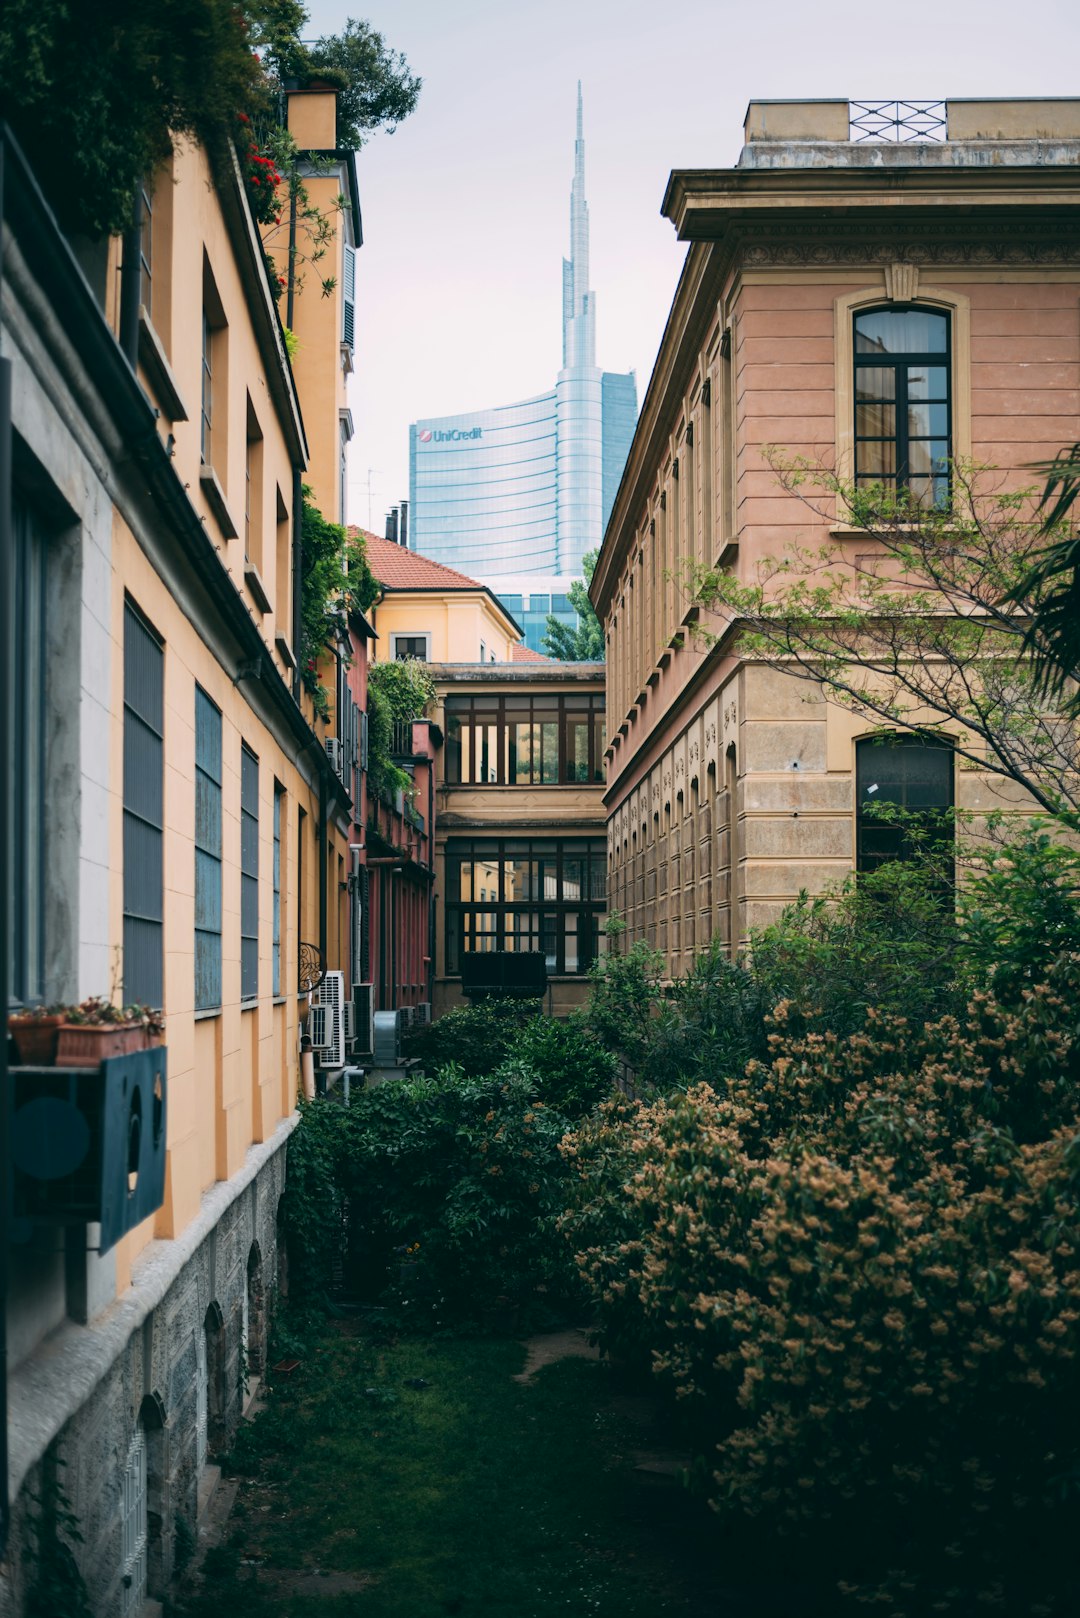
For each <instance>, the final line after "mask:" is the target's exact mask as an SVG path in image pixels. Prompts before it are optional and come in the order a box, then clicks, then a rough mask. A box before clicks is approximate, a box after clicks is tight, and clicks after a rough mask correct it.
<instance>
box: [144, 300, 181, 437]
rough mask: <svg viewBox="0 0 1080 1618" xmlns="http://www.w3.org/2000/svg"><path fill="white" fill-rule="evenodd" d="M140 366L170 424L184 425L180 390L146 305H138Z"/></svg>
mask: <svg viewBox="0 0 1080 1618" xmlns="http://www.w3.org/2000/svg"><path fill="white" fill-rule="evenodd" d="M139 364H140V365H141V366H142V368H143V370H144V371H145V372H146V376H147V380H148V381H149V383H150V389H151V392H152V393H153V395H154V398H155V399H156V400H157V402H158V404H159V405H160V407H161V413H162V415H163V416H165V417H166V418H167V419H168V420H169V421H187V419H188V413H187V410H186V409H185V407H184V401H183V399H182V398H181V397H180V389H179V387H178V385H177V381H176V378H175V376H174V375H173V371H172V366H171V365H170V364H169V361H168V357H167V355H166V353H165V349H164V347H163V346H162V342H161V338H160V337H159V336H158V334H157V332H156V331H155V330H154V324H153V321H152V320H151V319H150V316H149V314H148V313H147V311H146V306H145V304H140V305H139Z"/></svg>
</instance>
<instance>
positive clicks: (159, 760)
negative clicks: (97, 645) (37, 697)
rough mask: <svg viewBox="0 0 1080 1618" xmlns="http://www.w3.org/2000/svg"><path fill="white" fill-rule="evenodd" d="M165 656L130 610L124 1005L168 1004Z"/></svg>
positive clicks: (126, 674) (126, 692)
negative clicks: (165, 969)
mask: <svg viewBox="0 0 1080 1618" xmlns="http://www.w3.org/2000/svg"><path fill="white" fill-rule="evenodd" d="M164 727H165V652H164V649H163V647H162V644H161V641H160V640H159V639H158V637H157V635H156V634H155V633H154V631H153V630H152V629H151V628H150V626H149V624H147V623H146V621H145V620H144V619H143V618H142V617H141V616H140V614H139V613H138V612H136V610H135V608H134V607H133V606H132V605H131V603H130V602H125V604H124V1000H125V1002H126V1003H127V1004H129V1005H130V1004H133V1003H137V1004H139V1005H146V1006H160V1005H161V1004H162V1002H163V999H164V982H163V920H164V885H165V882H164V835H163V827H164Z"/></svg>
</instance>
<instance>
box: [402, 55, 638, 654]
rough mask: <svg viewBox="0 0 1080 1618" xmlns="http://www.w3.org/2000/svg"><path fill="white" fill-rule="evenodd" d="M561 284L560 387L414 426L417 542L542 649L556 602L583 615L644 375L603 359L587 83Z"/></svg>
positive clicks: (561, 613)
mask: <svg viewBox="0 0 1080 1618" xmlns="http://www.w3.org/2000/svg"><path fill="white" fill-rule="evenodd" d="M562 282H563V284H562V305H563V353H562V369H561V370H560V372H559V374H558V377H557V379H556V382H555V386H554V388H553V390H552V391H551V392H550V393H543V394H540V395H539V396H538V397H537V398H534V399H525V400H523V401H522V402H521V403H520V404H513V405H504V406H501V407H499V408H496V409H493V410H478V411H473V412H471V413H469V414H464V415H459V416H438V417H429V418H427V419H425V420H422V421H417V422H414V423H413V425H412V426H411V427H410V429H409V494H410V503H411V514H412V530H411V534H410V544H411V545H412V547H413V548H414V549H416V550H417V551H420V552H422V553H423V554H424V555H425V556H430V557H433V558H434V559H435V560H436V561H439V562H445V563H446V564H447V566H449V567H456V568H459V569H460V570H461V571H462V572H463V573H468V574H470V575H471V576H472V577H474V578H477V579H480V580H482V581H483V583H485V584H488V585H490V586H491V587H492V588H493V589H495V590H496V591H497V592H498V593H499V594H500V595H501V596H502V597H503V599H504V600H507V601H508V600H509V599H510V598H513V599H514V600H515V601H517V602H518V603H519V613H520V617H519V621H521V620H522V619H524V621H525V624H526V642H527V644H528V645H531V646H533V648H534V649H536V650H539V649H540V640H541V638H542V635H543V632H544V628H545V624H546V616H547V612H548V611H551V610H555V612H556V616H558V617H561V618H563V619H564V621H566V622H568V623H572V622H573V621H574V614H573V611H572V609H570V608H569V604H568V603H567V602H566V600H565V597H566V589H567V586H568V585H569V582H570V580H571V579H574V578H580V577H581V572H582V566H581V560H582V557H583V556H584V554H585V552H586V551H590V550H597V549H598V548H599V545H600V542H601V540H602V539H603V535H604V526H605V524H606V522H607V519H608V516H609V515H610V512H611V507H612V503H613V502H614V499H615V492H616V490H617V488H618V486H619V479H620V478H621V477H622V471H623V467H624V465H625V463H626V457H627V454H628V452H629V449H630V442H631V439H632V438H633V434H634V425H635V422H636V420H637V384H636V379H635V377H634V373H633V372H632V371H630V372H627V373H617V372H610V371H601V370H599V369H598V368H597V365H596V294H595V293H594V292H593V291H591V290H590V288H589V207H588V203H587V202H586V201H585V140H584V135H583V130H582V105H581V86H580V85H578V105H577V139H576V142H575V146H574V181H573V186H572V189H571V193H570V257H569V258H565V259H564V260H563V277H562ZM546 599H551V602H552V604H551V606H550V607H548V606H546V605H545V604H544V603H545V600H546ZM556 601H557V602H558V607H556V606H555V602H556ZM534 604H535V606H534ZM515 616H518V614H515Z"/></svg>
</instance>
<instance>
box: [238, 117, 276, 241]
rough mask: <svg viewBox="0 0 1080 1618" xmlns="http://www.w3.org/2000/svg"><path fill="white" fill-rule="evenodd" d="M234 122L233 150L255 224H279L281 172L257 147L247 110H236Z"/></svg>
mask: <svg viewBox="0 0 1080 1618" xmlns="http://www.w3.org/2000/svg"><path fill="white" fill-rule="evenodd" d="M236 121H237V124H238V126H239V129H238V133H237V142H236V150H237V155H238V157H239V159H240V170H241V173H242V174H243V176H244V187H245V189H246V191H247V194H248V200H249V201H250V203H251V211H252V214H253V215H254V217H255V220H256V223H257V224H260V225H280V223H281V218H282V198H281V195H280V187H281V186H282V185H283V184H284V175H283V174H282V173H281V170H280V169H279V168H278V165H277V161H276V159H275V158H274V157H273V156H272V155H271V154H270V153H269V152H266V151H263V150H261V149H260V146H259V142H258V141H257V140H256V138H255V133H254V130H253V129H252V127H251V119H250V118H249V117H248V115H247V113H244V112H238V113H237V115H236Z"/></svg>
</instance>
